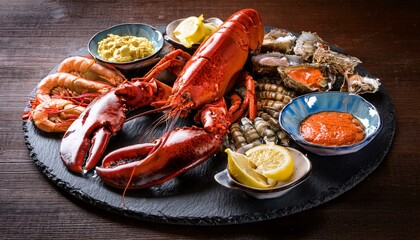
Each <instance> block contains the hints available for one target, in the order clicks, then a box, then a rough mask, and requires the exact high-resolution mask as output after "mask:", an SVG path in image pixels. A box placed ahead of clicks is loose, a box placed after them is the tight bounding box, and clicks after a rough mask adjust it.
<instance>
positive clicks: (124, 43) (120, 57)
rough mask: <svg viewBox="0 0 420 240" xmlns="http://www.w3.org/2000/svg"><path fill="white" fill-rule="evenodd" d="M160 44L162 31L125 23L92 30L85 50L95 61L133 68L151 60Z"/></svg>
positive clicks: (162, 42) (152, 61)
mask: <svg viewBox="0 0 420 240" xmlns="http://www.w3.org/2000/svg"><path fill="white" fill-rule="evenodd" d="M163 44H164V39H163V36H162V33H160V32H159V31H158V30H156V28H154V27H152V26H150V25H147V24H143V23H126V24H120V25H116V26H112V27H110V28H108V29H105V30H102V31H100V32H98V33H96V34H95V35H94V36H93V37H92V38H91V39H90V41H89V43H88V51H89V53H90V54H91V55H92V56H93V57H94V58H95V59H96V60H97V61H99V62H102V63H105V64H110V65H112V66H114V67H116V68H118V69H121V70H134V69H139V68H143V67H147V66H149V65H151V64H153V63H155V62H156V56H157V54H158V53H159V52H160V50H161V49H162V48H163Z"/></svg>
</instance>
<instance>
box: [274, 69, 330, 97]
mask: <svg viewBox="0 0 420 240" xmlns="http://www.w3.org/2000/svg"><path fill="white" fill-rule="evenodd" d="M277 70H278V72H279V73H280V76H281V78H282V81H283V84H284V85H285V86H286V87H289V88H291V89H293V90H295V91H297V92H302V93H307V92H316V91H320V92H325V91H328V90H330V89H331V88H332V85H333V84H334V80H335V77H334V76H333V75H331V74H330V73H329V72H328V68H327V66H326V65H322V64H307V65H299V66H291V67H278V68H277Z"/></svg>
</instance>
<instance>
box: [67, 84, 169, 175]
mask: <svg viewBox="0 0 420 240" xmlns="http://www.w3.org/2000/svg"><path fill="white" fill-rule="evenodd" d="M160 86H163V84H160V83H157V82H156V81H151V82H140V81H139V82H135V83H126V84H123V85H121V86H119V87H118V88H116V89H115V90H113V91H110V92H108V93H106V94H104V95H103V96H101V97H99V98H97V99H95V100H94V101H93V102H92V103H91V104H90V105H89V106H88V107H87V108H86V109H85V111H84V112H83V113H82V114H81V115H80V116H79V118H77V119H76V120H75V121H74V122H73V124H72V125H70V127H69V129H68V130H67V132H66V133H65V134H64V137H63V140H62V142H61V147H60V155H61V159H62V161H63V163H64V164H65V165H66V166H67V167H68V168H69V169H70V170H71V171H73V172H79V173H80V172H82V171H83V170H90V169H92V168H94V167H95V166H96V164H97V162H98V161H99V160H100V159H101V157H102V155H103V153H104V151H105V149H106V147H107V145H108V142H109V139H110V136H111V135H115V134H116V133H117V132H118V131H119V130H121V128H122V126H123V125H124V122H125V120H126V112H127V111H128V110H131V109H134V108H139V107H143V106H147V105H150V104H151V102H152V101H154V100H156V99H157V97H160V95H162V94H163V93H161V91H160V89H159V90H158V88H159V87H160ZM156 94H157V95H156ZM158 99H159V98H158ZM86 155H87V158H86V163H85V157H86ZM84 164H85V165H84ZM83 165H84V166H83Z"/></svg>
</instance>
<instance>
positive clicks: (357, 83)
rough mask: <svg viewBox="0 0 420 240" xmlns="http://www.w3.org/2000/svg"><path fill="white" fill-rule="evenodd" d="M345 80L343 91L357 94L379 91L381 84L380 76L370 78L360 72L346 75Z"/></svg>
mask: <svg viewBox="0 0 420 240" xmlns="http://www.w3.org/2000/svg"><path fill="white" fill-rule="evenodd" d="M344 79H345V81H344V82H343V85H342V87H341V89H340V91H342V92H350V93H355V94H362V93H374V92H376V91H378V89H379V86H380V85H381V83H380V81H379V78H370V77H366V76H361V75H359V74H357V73H356V74H349V75H345V77H344Z"/></svg>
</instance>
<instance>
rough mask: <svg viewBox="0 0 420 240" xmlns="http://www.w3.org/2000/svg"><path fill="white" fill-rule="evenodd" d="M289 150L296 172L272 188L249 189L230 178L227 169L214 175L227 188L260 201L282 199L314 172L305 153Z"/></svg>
mask: <svg viewBox="0 0 420 240" xmlns="http://www.w3.org/2000/svg"><path fill="white" fill-rule="evenodd" d="M288 149H289V151H290V152H291V154H292V156H293V159H294V172H293V175H292V177H291V178H290V180H289V181H287V182H278V183H277V185H276V186H274V187H272V188H253V187H248V186H246V185H244V184H242V183H240V182H238V181H236V180H235V179H234V178H233V177H232V176H230V174H229V172H228V170H227V169H225V170H223V171H221V172H219V173H217V174H216V175H214V179H215V180H216V181H217V182H218V183H219V184H220V185H222V186H224V187H226V188H229V189H237V190H241V191H243V192H245V193H247V194H248V195H250V196H252V197H255V198H258V199H270V198H277V197H281V196H283V195H284V194H286V193H287V192H289V191H290V190H292V189H293V188H295V187H297V186H298V185H299V184H301V183H302V182H304V181H305V180H306V179H308V177H309V176H310V174H311V172H312V163H311V161H309V159H308V158H307V157H306V156H305V155H304V154H303V153H301V152H299V151H298V150H296V149H294V148H289V147H288Z"/></svg>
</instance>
